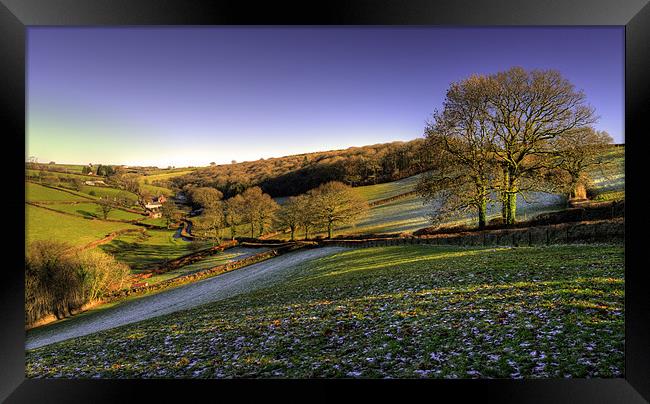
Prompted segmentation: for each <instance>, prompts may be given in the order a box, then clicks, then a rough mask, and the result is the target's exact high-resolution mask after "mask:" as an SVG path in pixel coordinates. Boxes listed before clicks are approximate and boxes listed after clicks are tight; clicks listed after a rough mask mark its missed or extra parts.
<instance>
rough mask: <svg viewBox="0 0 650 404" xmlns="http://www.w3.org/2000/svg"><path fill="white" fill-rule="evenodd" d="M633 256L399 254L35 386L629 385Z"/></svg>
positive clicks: (328, 263) (393, 251)
mask: <svg viewBox="0 0 650 404" xmlns="http://www.w3.org/2000/svg"><path fill="white" fill-rule="evenodd" d="M623 303H624V280H623V247H622V246H603V245H588V246H587V245H574V246H552V247H526V248H461V247H443V246H423V245H415V246H395V247H381V248H368V249H357V250H348V251H344V252H341V253H338V254H335V255H332V256H328V257H324V258H320V259H317V260H314V261H310V262H308V263H303V264H302V265H300V266H297V267H295V268H294V269H293V270H292V272H291V274H290V275H288V276H287V278H286V279H285V280H284V281H283V282H281V283H280V284H276V285H275V286H273V287H267V288H263V289H260V290H257V291H254V292H249V293H245V294H242V295H238V296H235V297H232V298H230V299H227V300H224V301H220V302H217V303H212V304H208V305H205V306H201V307H198V308H195V309H191V310H187V311H182V312H176V313H173V314H171V315H166V316H162V317H158V318H154V319H150V320H146V321H143V322H140V323H135V324H131V325H127V326H123V327H119V328H115V329H112V330H108V331H104V332H99V333H96V334H92V335H88V336H85V337H80V338H76V339H72V340H68V341H64V342H60V343H56V344H53V345H49V346H45V347H42V348H38V349H35V350H32V351H28V352H27V358H26V359H27V360H26V373H27V377H30V378H34V377H70V378H91V377H109V378H112V377H117V378H130V377H135V378H169V377H180V378H188V377H189V378H214V377H217V378H220V377H372V378H376V377H377V378H383V377H412V378H419V377H433V378H491V377H503V378H546V377H621V376H623V374H624V368H623V366H624V355H623V345H624V314H623V308H624V305H623Z"/></svg>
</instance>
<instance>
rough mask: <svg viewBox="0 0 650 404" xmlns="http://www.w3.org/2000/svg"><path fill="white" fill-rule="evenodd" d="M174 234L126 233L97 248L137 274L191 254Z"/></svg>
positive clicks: (164, 231)
mask: <svg viewBox="0 0 650 404" xmlns="http://www.w3.org/2000/svg"><path fill="white" fill-rule="evenodd" d="M176 234H177V231H176V230H147V231H146V232H145V233H143V234H129V233H127V234H123V235H120V236H118V237H116V238H115V239H113V240H112V241H111V242H110V243H107V244H103V245H101V246H99V247H98V248H101V249H102V250H103V251H105V252H107V253H110V254H112V255H114V256H115V258H117V260H118V261H121V262H124V263H125V264H128V265H129V266H130V267H131V269H132V270H133V271H134V272H139V271H141V270H143V269H149V268H151V267H155V266H156V265H157V264H161V263H163V262H164V261H167V260H169V259H173V258H178V257H180V256H182V255H185V254H189V253H191V252H192V251H191V250H190V248H189V247H190V243H189V242H187V241H183V240H182V239H181V238H180V237H175V235H176ZM206 246H207V244H206Z"/></svg>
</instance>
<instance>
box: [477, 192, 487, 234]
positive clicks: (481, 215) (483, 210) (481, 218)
mask: <svg viewBox="0 0 650 404" xmlns="http://www.w3.org/2000/svg"><path fill="white" fill-rule="evenodd" d="M486 218H487V200H486V199H485V198H483V200H482V201H481V203H480V205H479V207H478V228H479V229H483V228H485V224H486V223H485V222H486Z"/></svg>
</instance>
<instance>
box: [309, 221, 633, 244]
mask: <svg viewBox="0 0 650 404" xmlns="http://www.w3.org/2000/svg"><path fill="white" fill-rule="evenodd" d="M624 235H625V219H624V218H617V219H611V220H596V221H587V222H575V223H562V224H552V225H546V226H534V227H524V228H515V229H500V230H483V231H471V232H461V233H453V234H433V235H426V236H419V237H415V236H412V237H400V238H393V239H380V238H376V239H364V240H322V241H319V243H320V245H335V246H340V247H380V246H392V245H408V244H435V245H464V246H515V247H518V246H532V245H550V244H573V243H623V241H624Z"/></svg>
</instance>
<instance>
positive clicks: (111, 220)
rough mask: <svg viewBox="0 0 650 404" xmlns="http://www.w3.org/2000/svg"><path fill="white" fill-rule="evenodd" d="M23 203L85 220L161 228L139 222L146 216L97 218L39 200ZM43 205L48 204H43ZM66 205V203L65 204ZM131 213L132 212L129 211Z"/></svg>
mask: <svg viewBox="0 0 650 404" xmlns="http://www.w3.org/2000/svg"><path fill="white" fill-rule="evenodd" d="M25 203H26V204H27V205H32V206H36V207H37V208H42V209H46V210H51V211H52V212H56V213H60V214H62V215H68V216H72V217H76V218H78V219H85V220H99V221H100V222H112V223H126V224H133V225H137V226H143V227H147V228H152V229H154V228H155V229H159V228H161V227H160V226H156V225H154V224H147V223H140V222H141V221H142V220H146V219H147V218H146V217H143V218H142V219H133V220H120V219H102V218H99V217H86V216H81V215H75V214H74V213H70V212H64V211H62V210H57V209H53V208H49V207H47V206H44V205H41V203H40V202H32V201H25ZM82 203H88V202H82ZM45 205H48V204H45ZM49 205H55V204H49ZM66 205H67V204H66ZM115 209H117V210H123V209H120V208H115ZM131 213H133V212H131Z"/></svg>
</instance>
